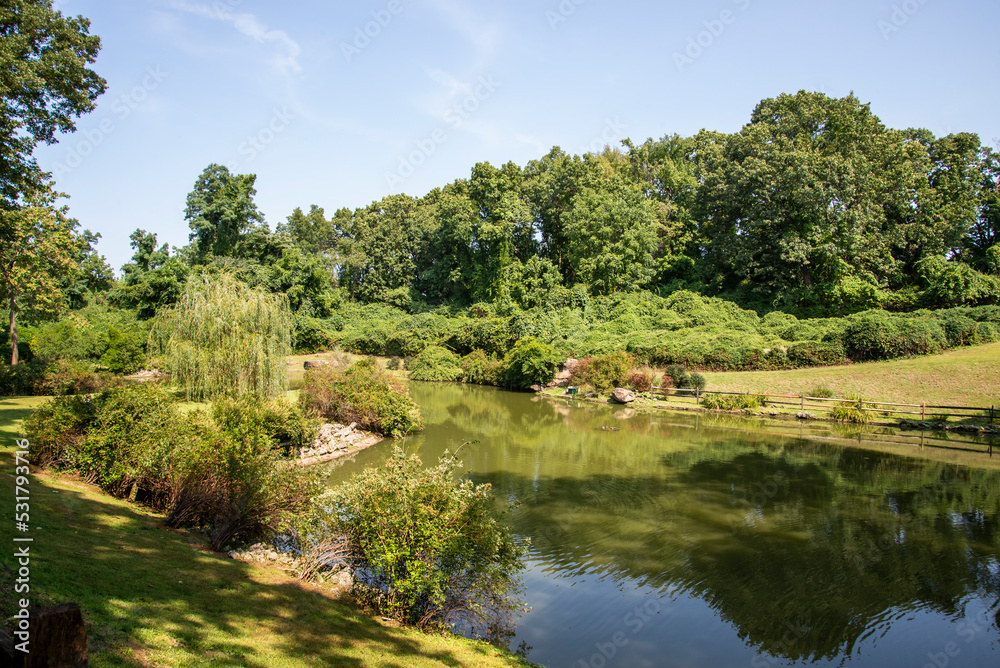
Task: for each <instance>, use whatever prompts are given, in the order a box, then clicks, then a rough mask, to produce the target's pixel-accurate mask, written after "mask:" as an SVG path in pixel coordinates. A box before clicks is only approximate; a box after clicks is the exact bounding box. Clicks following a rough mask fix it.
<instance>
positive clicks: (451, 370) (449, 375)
mask: <svg viewBox="0 0 1000 668" xmlns="http://www.w3.org/2000/svg"><path fill="white" fill-rule="evenodd" d="M409 371H410V378H412V379H413V380H436V381H449V380H451V381H453V380H459V379H460V378H462V376H463V375H464V371H463V369H462V362H461V360H460V359H459V357H458V355H456V354H455V353H453V352H451V351H450V350H448V349H447V348H442V347H441V346H427V347H426V348H424V349H423V350H422V351H421V352H420V354H419V355H417V356H416V357H415V358H414V359H413V361H412V362H410V366H409Z"/></svg>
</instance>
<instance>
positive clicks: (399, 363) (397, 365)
mask: <svg viewBox="0 0 1000 668" xmlns="http://www.w3.org/2000/svg"><path fill="white" fill-rule="evenodd" d="M385 368H386V370H388V371H399V370H400V369H402V368H403V358H402V357H399V356H394V357H390V358H389V360H388V361H387V362H386V363H385Z"/></svg>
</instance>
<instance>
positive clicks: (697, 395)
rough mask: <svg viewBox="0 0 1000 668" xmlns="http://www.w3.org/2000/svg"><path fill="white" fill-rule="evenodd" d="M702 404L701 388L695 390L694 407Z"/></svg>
mask: <svg viewBox="0 0 1000 668" xmlns="http://www.w3.org/2000/svg"><path fill="white" fill-rule="evenodd" d="M700 403H701V388H700V387H696V388H694V405H695V406H697V405H698V404H700Z"/></svg>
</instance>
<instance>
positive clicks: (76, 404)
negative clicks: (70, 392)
mask: <svg viewBox="0 0 1000 668" xmlns="http://www.w3.org/2000/svg"><path fill="white" fill-rule="evenodd" d="M95 409H96V402H92V401H88V400H87V398H86V397H83V396H80V395H75V396H62V397H55V398H52V399H49V400H48V401H46V402H45V403H43V404H41V405H39V406H38V408H36V409H35V410H34V411H32V413H31V415H29V416H28V417H27V419H25V421H24V433H25V435H26V436H27V437H28V440H29V441H30V442H31V454H30V455H29V457H30V461H31V463H32V464H34V465H35V466H40V467H43V468H45V467H49V466H52V467H55V468H72V467H73V464H74V462H75V461H76V453H77V451H78V449H79V445H80V443H81V442H82V441H83V439H84V438H85V435H86V431H87V430H88V429H89V428H90V426H91V425H92V424H93V422H94V419H95V416H96V410H95Z"/></svg>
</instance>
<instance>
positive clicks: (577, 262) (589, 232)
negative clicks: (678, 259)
mask: <svg viewBox="0 0 1000 668" xmlns="http://www.w3.org/2000/svg"><path fill="white" fill-rule="evenodd" d="M564 219H565V220H566V236H567V240H568V246H569V259H570V262H571V264H572V267H573V275H574V276H575V277H576V278H577V279H578V280H580V281H582V282H584V283H587V284H589V285H590V289H591V290H592V291H593V292H594V293H596V294H609V293H611V292H619V291H631V290H639V289H642V288H645V287H647V286H648V284H649V282H650V281H651V280H652V279H653V277H654V275H655V274H656V263H655V259H654V256H653V254H654V252H655V251H656V249H657V245H658V241H659V236H660V229H661V227H662V223H661V219H660V215H659V212H658V210H657V207H656V205H655V204H654V203H653V202H651V201H650V200H648V199H646V198H645V197H644V196H643V194H642V192H641V191H640V190H639V189H638V188H637V187H636V186H635V185H634V184H631V183H628V182H626V181H624V180H622V179H620V178H619V177H614V178H612V179H610V180H607V181H603V182H601V183H600V185H596V184H595V186H593V187H587V188H584V189H583V191H582V192H581V193H580V194H579V195H577V196H576V197H575V198H574V199H573V210H572V211H571V212H569V213H568V214H566V215H565V216H564Z"/></svg>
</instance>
